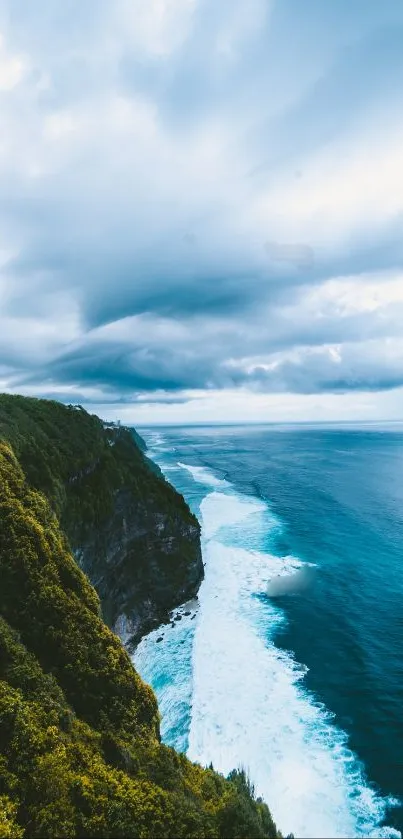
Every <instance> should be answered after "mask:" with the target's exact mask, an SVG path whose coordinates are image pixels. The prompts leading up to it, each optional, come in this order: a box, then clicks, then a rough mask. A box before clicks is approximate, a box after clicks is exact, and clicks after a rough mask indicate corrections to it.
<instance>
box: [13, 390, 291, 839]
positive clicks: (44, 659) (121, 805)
mask: <svg viewBox="0 0 403 839" xmlns="http://www.w3.org/2000/svg"><path fill="white" fill-rule="evenodd" d="M8 400H9V398H8V397H2V400H1V405H0V407H1V412H0V435H2V436H3V438H4V437H5V438H6V439H7V440H9V441H10V442H12V444H13V447H14V451H13V448H12V447H11V445H9V443H6V442H0V574H1V587H0V839H22V837H38V838H39V837H74V836H78V837H144V839H146V838H147V839H148V837H189V839H192V837H194V839H196V837H197V839H199V837H200V838H201V837H239V839H241V837H245V839H246V837H248V839H253V837H264V836H266V837H276V836H277V833H276V829H275V826H274V824H273V822H272V819H271V817H270V813H269V811H268V809H267V807H266V805H265V804H263V803H262V802H261V801H260V800H255V798H254V795H253V790H252V789H251V788H250V785H249V784H248V781H247V779H246V777H245V775H244V773H242V772H234V773H232V774H231V776H230V777H229V779H227V780H226V779H224V778H223V777H222V776H221V775H219V774H217V773H215V772H214V771H213V770H212V769H207V770H206V769H202V768H201V767H199V766H197V765H194V764H192V763H190V762H189V761H188V760H187V759H186V758H185V756H184V755H179V754H177V753H175V752H174V750H172V749H170V748H168V747H166V746H164V745H163V744H161V742H160V737H159V716H158V709H157V704H156V699H155V696H154V694H153V692H152V690H151V689H150V688H149V687H148V686H147V685H145V684H144V683H143V682H142V680H141V679H140V678H139V676H138V674H137V673H136V672H135V671H134V669H133V667H132V664H131V661H130V659H129V657H128V655H127V653H126V651H125V650H124V648H123V647H122V645H121V643H120V641H119V639H118V638H117V637H116V636H115V635H114V634H113V633H112V632H111V631H110V629H108V627H107V626H106V625H105V623H104V622H103V620H102V618H101V610H100V602H99V599H98V596H97V594H96V592H95V590H94V589H93V588H92V586H91V585H90V583H89V581H88V579H87V577H86V576H85V575H84V573H83V572H82V571H81V570H80V568H79V567H78V566H77V564H76V562H75V561H74V559H73V557H72V555H71V553H70V549H69V542H68V540H67V538H66V536H65V535H64V532H63V530H62V529H61V527H60V525H59V516H61V517H63V514H66V510H68V515H72V514H73V512H72V510H73V507H74V505H72V504H71V499H70V491H69V489H68V488H67V489H66V484H65V481H67V482H68V481H69V479H70V478H71V477H72V474H76V473H77V471H78V470H79V469H80V464H81V468H87V465H88V459H89V457H91V458H94V462H95V461H96V460H97V458H98V457H100V459H101V461H103V460H104V462H105V463H106V465H107V466H108V470H109V469H110V472H109V471H108V475H109V477H111V480H112V481H113V475H114V474H115V476H116V471H115V466H113V464H111V461H110V460H109V458H108V448H107V447H108V444H106V446H102V444H101V439H103V437H104V434H105V432H104V430H103V428H102V424H101V423H100V421H99V420H97V419H96V418H93V417H88V415H85V417H84V418H83V417H81V422H84V425H85V427H86V428H87V433H86V434H84V433H83V434H82V438H81V441H78V440H77V439H76V440H74V432H73V431H72V430H71V429H70V428H69V423H70V419H71V423H72V427H73V428H74V423H75V422H76V420H75V416H76V415H77V416H78V415H79V414H81V412H80V411H76V409H73V408H71V409H64V408H62V406H58V405H57V404H56V403H37V402H36V401H35V400H32V402H33V403H36V404H35V406H34V411H36V410H37V420H33V419H32V416H31V418H28V419H27V415H26V412H25V411H24V409H23V404H22V403H23V401H24V400H21V401H19V398H16V397H14V398H12V397H10V400H11V401H10V402H8ZM30 401H31V400H30ZM8 405H9V406H11V407H10V412H8ZM50 406H51V407H50ZM59 407H60V409H61V410H60V412H59ZM20 409H21V411H22V414H23V417H20V419H21V422H20V420H19V417H18V414H19V410H20ZM52 410H53V411H54V412H56V415H57V417H60V421H61V423H62V429H63V430H62V431H60V434H61V435H62V434H63V435H64V436H65V440H64V448H63V447H61V450H60V452H58V445H59V444H58V442H57V441H56V440H55V441H54V444H53V445H51V444H50V443H49V441H50V440H51V438H52V436H54V435H55V434H56V432H55V431H54V424H53V422H51V423H50V425H49V422H47V418H48V420H49V414H50V412H51V411H52ZM58 412H59V413H58ZM30 414H31V412H30ZM66 417H68V418H69V420H67V419H66ZM98 423H99V430H100V434H99V436H98V437H96V439H95V441H94V440H92V429H93V428H97V427H98ZM35 426H37V427H35ZM82 429H83V426H82V425H81V424H80V430H81V431H82ZM76 430H77V429H76ZM110 433H111V434H117V433H119V434H120V432H117V431H114V430H112V431H111V432H110ZM25 434H26V435H27V436H28V437H29V441H28V442H27V440H26V439H25V436H24V435H25ZM126 434H127V432H126V431H124V432H123V437H122V440H121V441H120V439H119V441H117V442H116V445H115V446H113V447H112V446H109V448H110V449H116V447H117V446H119V445H120V442H121V443H122V446H123V448H124V446H126V445H127V446H129V445H130V446H131V445H132V444H131V443H130V444H129V442H128V441H127V439H126ZM42 435H43V439H45V438H46V440H47V446H48V447H47V448H46V447H45V444H42V443H41V442H40V439H41V438H42ZM129 436H130V435H129ZM11 438H12V440H11ZM70 452H71V454H72V462H71V463H70V468H69V456H70ZM17 456H18V457H17ZM138 457H139V458H142V457H143V456H142V455H141V453H140V452H139V455H138ZM41 458H42V460H43V469H42V467H41ZM122 458H123V455H122ZM119 462H120V461H119ZM116 468H118V467H116ZM121 468H122V469H124V464H123V463H121ZM103 469H106V467H105V466H104V467H103ZM116 480H117V477H116ZM159 483H160V484H161V490H160V491H161V496H164V493H166V492H168V490H167V489H166V488H167V487H168V488H169V485H168V484H166V483H165V482H163V481H159ZM68 486H69V484H67V487H68ZM104 489H105V495H104V498H103V501H102V503H104V502H105V498H107V496H108V491H107V487H106V483H104ZM39 490H41V491H39ZM169 490H170V488H169ZM94 491H95V490H94ZM144 491H145V490H144V488H143V492H144ZM44 492H45V493H46V495H48V496H49V499H50V502H51V503H49V501H48V499H47V498H46V497H45V495H44V494H43V493H44ZM94 512H95V508H94V506H93V507H91V515H92V514H93V513H94ZM97 515H100V511H99V510H98V511H97ZM87 526H88V523H87Z"/></svg>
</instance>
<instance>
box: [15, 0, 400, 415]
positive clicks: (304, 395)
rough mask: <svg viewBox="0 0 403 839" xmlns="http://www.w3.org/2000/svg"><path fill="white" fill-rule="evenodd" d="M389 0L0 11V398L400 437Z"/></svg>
mask: <svg viewBox="0 0 403 839" xmlns="http://www.w3.org/2000/svg"><path fill="white" fill-rule="evenodd" d="M402 43H403V3H402V2H401V1H400V0H382V2H379V0H353V2H352V0H335V2H324V0H304V2H302V0H219V2H217V0H113V2H111V0H63V2H61V0H41V2H40V3H33V2H32V0H0V390H3V391H7V392H16V393H23V394H29V395H34V396H44V397H46V398H56V399H60V400H61V401H64V402H68V403H80V404H83V405H84V407H86V408H87V409H88V410H90V411H91V412H93V413H98V414H99V415H101V416H102V417H104V418H105V419H108V420H111V419H113V420H116V419H121V420H122V421H124V422H127V423H133V424H138V425H149V424H159V423H162V424H164V423H193V422H215V421H218V422H226V421H231V422H246V421H256V422H262V421H310V420H321V421H322V420H323V421H327V420H377V419H392V420H395V419H402V418H403V107H402V104H403V103H402V90H403V49H402Z"/></svg>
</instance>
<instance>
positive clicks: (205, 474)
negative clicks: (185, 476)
mask: <svg viewBox="0 0 403 839" xmlns="http://www.w3.org/2000/svg"><path fill="white" fill-rule="evenodd" d="M178 466H180V468H181V469H186V471H187V472H190V474H191V475H192V478H193V479H194V480H195V481H197V482H198V483H200V484H205V486H211V487H229V486H230V484H229V483H228V481H225V480H224V479H223V478H217V477H216V475H214V474H213V472H211V470H210V469H207V468H206V467H205V466H189V465H188V464H187V463H180V461H178Z"/></svg>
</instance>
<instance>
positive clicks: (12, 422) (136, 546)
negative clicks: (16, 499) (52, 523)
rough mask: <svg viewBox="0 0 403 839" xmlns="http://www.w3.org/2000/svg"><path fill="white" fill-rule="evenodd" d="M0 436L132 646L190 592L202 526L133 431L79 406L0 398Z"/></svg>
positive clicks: (198, 576)
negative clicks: (42, 496)
mask: <svg viewBox="0 0 403 839" xmlns="http://www.w3.org/2000/svg"><path fill="white" fill-rule="evenodd" d="M0 438H2V439H3V440H6V441H7V442H9V443H10V445H11V446H12V447H13V450H14V452H15V454H16V455H17V457H18V460H19V462H20V464H21V466H22V468H23V470H24V473H25V476H26V479H27V481H28V483H29V485H30V486H31V487H32V488H33V489H36V490H39V491H40V492H43V493H44V494H45V495H46V497H47V499H48V501H49V502H50V504H51V506H52V509H53V510H54V512H55V513H56V515H57V517H58V519H59V521H60V525H61V527H62V529H63V531H64V532H65V534H66V535H67V537H68V540H69V543H70V546H71V550H72V552H73V553H74V556H75V558H76V560H77V562H78V564H79V565H80V567H81V568H82V569H83V570H84V571H85V573H86V574H87V575H88V577H89V579H90V581H91V582H92V584H93V585H94V587H95V589H96V591H97V592H98V594H99V597H100V600H101V604H102V613H103V617H104V619H105V621H106V622H107V624H108V625H109V626H110V627H112V628H113V629H115V631H117V632H118V634H119V635H120V636H121V637H122V638H123V639H124V640H125V641H126V642H127V643H128V644H129V646H133V645H135V644H136V642H137V641H138V640H139V638H140V637H141V635H143V634H145V633H146V632H148V631H149V630H150V629H152V628H153V627H155V626H157V625H158V624H159V623H161V622H162V621H164V620H167V618H168V614H169V612H170V611H171V610H172V609H174V608H175V607H177V606H178V605H180V604H181V603H183V602H184V601H186V600H188V599H190V598H191V597H193V596H194V595H195V594H196V592H197V590H198V588H199V586H200V583H201V580H202V578H203V562H202V556H201V548H200V527H199V523H198V521H197V519H196V518H195V516H193V515H192V513H191V512H190V510H189V507H188V506H187V504H186V502H185V500H184V498H183V497H182V496H181V495H180V494H179V493H178V492H176V490H175V489H174V488H173V487H172V486H171V485H170V484H169V483H168V482H167V481H166V480H165V479H164V477H163V475H162V473H160V472H159V470H158V468H157V467H155V465H154V464H153V463H151V462H150V461H149V460H148V458H147V457H146V454H145V449H146V446H145V443H144V441H143V440H142V438H141V437H140V436H139V435H138V434H137V433H136V432H135V431H134V429H133V430H131V429H128V428H125V427H121V426H118V425H113V424H107V423H103V422H102V421H101V420H100V419H99V418H98V417H96V416H93V415H90V414H88V413H87V412H86V411H84V409H83V408H81V407H80V406H73V405H70V406H65V405H62V404H60V403H58V402H52V401H47V400H41V399H32V398H28V397H22V396H12V395H7V394H2V395H0Z"/></svg>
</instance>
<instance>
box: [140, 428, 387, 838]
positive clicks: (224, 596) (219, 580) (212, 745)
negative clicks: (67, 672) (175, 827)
mask: <svg viewBox="0 0 403 839" xmlns="http://www.w3.org/2000/svg"><path fill="white" fill-rule="evenodd" d="M154 442H155V446H156V448H155V450H154V452H153V455H155V457H156V459H159V457H160V455H161V452H162V451H163V449H162V448H161V447H162V446H163V445H164V444H165V440H163V439H162V438H161V439H159V440H155V441H154ZM160 465H161V466H162V468H163V469H164V471H165V469H166V465H165V463H164V465H163V464H162V463H161V462H160ZM177 466H179V467H180V468H182V469H184V470H186V471H187V472H189V473H190V474H191V475H192V477H193V479H194V480H195V481H197V482H198V483H201V484H203V485H204V486H205V487H206V490H207V491H209V490H211V489H212V490H213V492H209V494H208V495H207V496H206V497H205V498H204V500H203V502H202V505H201V518H202V534H203V557H204V561H205V563H206V569H205V572H206V576H205V580H204V582H203V584H202V586H201V589H200V593H199V599H200V610H199V613H198V615H197V619H195V620H193V621H192V622H190V617H189V618H187V619H183V620H182V621H181V622H180V624H179V625H178V626H177V627H175V629H172V630H171V629H170V628H169V627H167V628H164V640H163V641H162V642H161V643H156V639H157V637H158V635H159V633H160V632H161V629H159V630H156V631H155V632H154V633H151V635H150V636H148V637H147V638H146V639H144V640H143V642H142V643H141V644H140V646H139V647H138V650H137V651H136V655H135V664H136V666H137V667H138V668H139V670H140V672H141V673H142V675H143V676H144V677H145V678H146V679H147V681H150V682H151V683H152V684H153V686H154V688H155V690H156V692H157V695H158V699H159V705H160V709H161V712H162V735H163V738H164V740H165V742H168V743H169V744H170V745H174V746H175V747H176V748H180V749H183V748H186V747H187V745H189V748H188V754H189V757H190V758H191V759H193V760H197V761H199V762H200V763H202V764H208V763H210V761H212V762H213V764H214V766H215V768H217V769H218V770H221V771H222V772H224V773H227V772H229V771H230V770H231V769H233V768H234V767H236V766H243V767H245V768H246V769H247V770H248V772H249V775H250V777H251V780H252V781H253V783H254V784H255V788H256V792H257V794H260V795H262V796H263V797H264V798H265V800H266V801H267V802H268V804H269V806H270V808H271V810H272V813H273V816H274V818H275V820H276V822H277V825H278V827H279V828H280V829H281V831H282V832H283V834H284V835H285V834H287V832H293V833H294V835H295V836H297V837H301V839H302V837H308V836H311V837H331V836H334V837H349V836H357V837H360V836H362V837H363V836H365V837H399V836H400V834H399V833H398V831H396V830H393V829H392V828H387V827H385V828H379V827H378V826H377V825H378V824H380V823H381V822H382V819H383V814H384V812H385V808H386V805H387V803H389V804H392V803H393V801H392V800H390V801H389V802H387V801H385V800H384V799H382V798H380V797H379V796H377V795H376V794H375V793H374V791H373V790H372V789H371V788H370V787H369V786H368V784H367V783H366V781H365V778H364V777H363V774H362V771H361V768H360V765H359V763H358V760H357V759H356V757H355V756H354V755H353V754H352V753H351V751H350V750H349V749H348V746H347V743H346V736H345V735H344V734H343V732H342V731H340V730H339V729H337V728H336V726H335V725H334V723H333V720H332V717H331V715H330V714H329V713H328V711H327V710H326V709H325V708H324V707H323V706H321V705H320V704H319V703H317V702H315V700H314V698H313V697H312V695H311V694H310V693H309V692H308V691H307V690H306V689H305V687H304V683H303V679H304V675H305V672H306V668H304V667H303V666H301V665H299V664H298V663H297V662H295V660H294V659H293V657H292V655H291V654H288V653H286V652H284V651H281V650H279V649H278V648H277V647H276V646H275V635H276V630H277V628H278V627H279V625H281V623H282V622H283V621H284V615H283V612H282V611H281V609H280V608H278V606H277V602H276V601H271V600H270V599H269V598H267V596H265V595H266V592H267V587H268V585H269V584H270V581H272V580H273V579H276V578H277V575H278V574H280V575H293V574H294V573H295V572H296V571H298V570H299V569H301V568H304V567H306V565H307V564H308V563H302V562H301V561H300V560H299V559H298V558H297V557H293V556H287V557H278V556H274V555H271V554H267V553H262V552H259V551H256V550H250V549H249V546H250V545H254V544H256V539H255V536H256V532H263V531H264V532H266V531H267V528H270V527H273V528H276V527H278V526H279V522H278V521H277V520H276V519H275V517H274V516H271V514H270V511H269V510H268V507H267V505H266V504H264V503H263V502H261V501H259V500H257V499H253V498H250V497H245V496H241V495H239V494H237V493H235V492H234V490H233V488H232V486H231V484H229V483H228V482H227V481H224V480H222V479H220V478H218V477H216V476H215V475H214V474H213V473H212V472H211V470H209V469H206V468H204V467H195V466H187V465H186V464H184V463H179V464H177ZM175 468H176V467H175ZM231 532H232V534H233V539H234V544H233V545H232V544H231ZM240 534H241V536H242V539H241V543H242V545H243V546H244V547H239V546H238V545H239V541H240V540H239V535H240ZM236 545H237V546H236ZM269 590H270V588H269ZM193 632H195V638H194V642H193V653H192V640H193ZM169 633H171V634H169ZM190 710H191V721H190V730H189V711H190Z"/></svg>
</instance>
